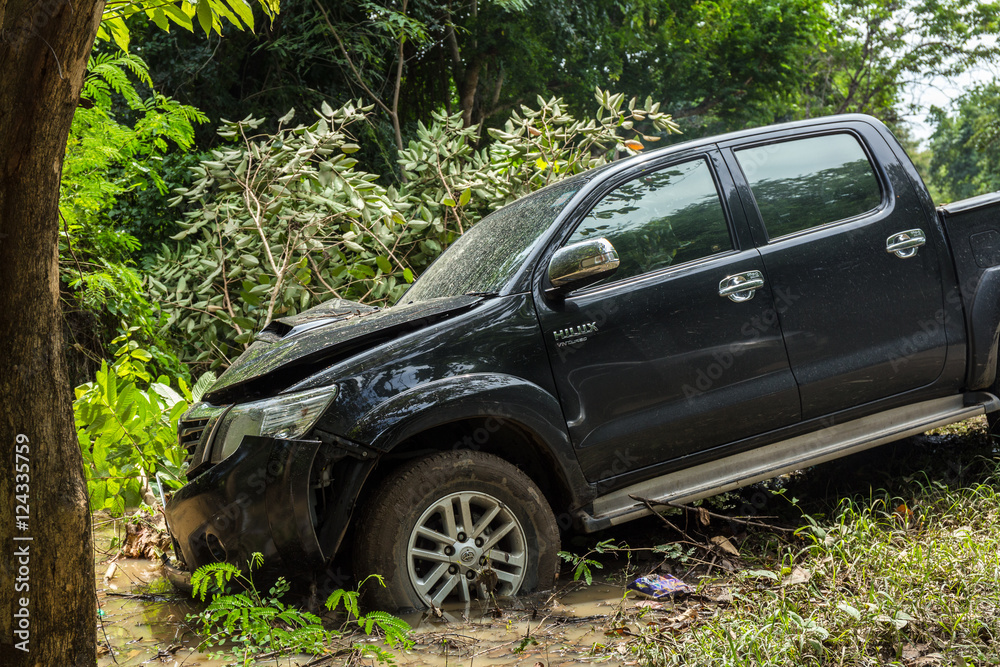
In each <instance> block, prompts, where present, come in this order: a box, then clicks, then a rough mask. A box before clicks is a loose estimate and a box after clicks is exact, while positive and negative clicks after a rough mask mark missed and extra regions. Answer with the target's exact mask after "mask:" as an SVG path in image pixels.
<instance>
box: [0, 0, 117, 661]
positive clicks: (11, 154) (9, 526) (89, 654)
mask: <svg viewBox="0 0 1000 667" xmlns="http://www.w3.org/2000/svg"><path fill="white" fill-rule="evenodd" d="M103 9H104V0H76V1H75V2H69V0H0V26H2V35H3V39H2V42H0V71H2V72H3V76H2V77H0V109H2V110H3V111H2V112H0V341H3V347H4V354H3V355H0V405H3V409H2V410H0V457H2V460H3V467H2V470H3V474H0V535H2V538H3V539H2V543H3V545H4V546H3V548H4V551H5V553H4V557H3V558H2V559H0V568H2V569H0V618H2V621H0V623H2V627H3V633H2V642H3V646H2V649H0V651H2V654H3V662H4V664H5V665H12V666H13V665H93V664H95V663H96V654H95V651H96V647H95V641H94V630H95V626H96V591H95V583H94V574H93V573H94V556H93V538H92V535H91V530H90V516H89V512H88V511H87V497H86V486H85V484H84V479H83V469H82V465H83V463H82V459H81V456H80V446H79V444H78V442H77V440H76V431H75V429H74V427H73V416H72V411H71V408H70V388H69V382H68V378H67V374H66V363H65V360H64V357H63V354H62V340H61V335H60V332H61V319H60V311H59V275H58V273H59V266H58V226H57V220H58V216H59V180H60V175H61V172H62V160H63V153H64V151H65V148H66V138H67V136H68V135H69V128H70V124H71V123H72V120H73V111H74V110H75V109H76V105H77V101H78V99H79V97H80V89H81V86H82V85H83V77H84V72H85V69H86V66H87V56H88V55H89V54H90V49H91V46H92V45H93V42H94V37H95V35H96V34H97V30H98V27H99V25H100V22H101V14H102V11H103ZM22 508H25V510H26V511H22Z"/></svg>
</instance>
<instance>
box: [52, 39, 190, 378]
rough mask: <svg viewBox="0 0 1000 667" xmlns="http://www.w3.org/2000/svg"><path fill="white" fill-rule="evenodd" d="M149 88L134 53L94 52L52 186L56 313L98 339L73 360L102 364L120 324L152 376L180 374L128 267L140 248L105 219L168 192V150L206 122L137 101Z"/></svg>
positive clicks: (156, 102)
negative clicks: (130, 198) (56, 194)
mask: <svg viewBox="0 0 1000 667" xmlns="http://www.w3.org/2000/svg"><path fill="white" fill-rule="evenodd" d="M150 85H151V81H150V79H149V73H148V70H147V67H146V65H145V63H144V62H143V61H142V60H140V59H139V58H138V57H137V56H135V55H128V54H124V53H120V52H118V53H115V54H96V55H94V56H92V57H91V59H90V61H89V68H88V74H87V77H86V78H85V80H84V84H83V90H82V93H81V99H82V100H83V104H82V105H81V107H80V108H79V109H77V112H76V114H75V115H74V117H73V125H72V127H71V130H70V136H69V140H68V143H67V147H66V157H65V160H64V162H63V173H62V182H61V188H60V204H59V206H60V216H61V219H62V220H61V232H60V238H59V244H60V246H59V252H60V274H61V278H62V282H63V285H64V288H63V299H64V302H65V306H64V311H65V312H66V313H67V314H68V316H69V317H70V318H71V321H72V322H77V323H79V322H80V321H81V320H82V321H83V322H85V323H86V324H85V325H84V326H86V327H87V328H89V329H90V330H91V331H90V333H91V336H87V337H86V338H89V339H91V340H93V339H96V340H95V341H94V342H92V343H90V344H89V345H88V346H87V347H86V348H84V347H83V346H82V345H79V343H78V344H77V346H76V347H77V351H78V352H80V353H82V354H85V355H90V356H91V357H96V358H103V357H104V356H105V355H106V350H105V346H106V345H107V342H106V341H107V340H109V339H111V338H113V337H114V336H115V335H118V334H120V333H122V331H121V330H119V329H117V325H118V323H119V322H121V321H127V322H130V323H132V324H134V325H136V326H137V327H139V333H138V334H135V335H138V336H139V337H140V338H141V339H142V341H143V342H144V343H145V344H146V346H147V349H148V350H149V351H150V352H151V353H152V354H153V357H154V365H155V366H156V367H157V368H158V369H160V370H161V371H164V370H169V371H171V372H174V373H177V372H181V373H185V374H186V371H182V370H181V368H180V367H179V364H178V362H177V360H176V357H174V355H173V354H171V353H170V352H169V350H168V346H167V345H166V344H165V343H164V342H163V341H162V340H161V339H160V337H159V336H158V335H157V333H156V332H157V330H158V329H159V325H160V315H159V313H158V312H157V310H156V309H155V308H154V307H153V305H152V304H151V303H150V302H149V301H148V299H147V298H146V289H145V287H144V286H143V278H142V276H141V275H140V274H139V273H138V271H137V270H136V268H135V263H134V260H133V257H134V256H135V254H136V253H137V252H138V251H139V250H140V245H139V242H138V240H137V239H136V238H135V237H134V236H133V235H131V234H129V233H127V232H125V231H123V229H122V228H123V227H124V226H125V225H126V224H127V223H130V222H131V221H123V220H122V219H121V218H120V216H116V215H114V214H113V211H114V207H115V206H116V204H117V202H118V200H119V199H120V198H121V197H123V196H126V195H128V194H129V193H132V192H136V191H141V190H144V189H147V188H149V189H153V190H156V191H165V190H166V189H167V186H166V183H165V181H164V179H163V177H162V175H161V164H162V161H163V158H164V157H165V156H166V155H167V154H168V153H169V152H170V151H171V150H173V147H177V148H179V149H180V150H182V151H184V150H188V149H189V148H190V147H191V143H192V141H193V136H194V129H193V123H197V122H203V121H204V120H205V117H204V115H203V114H201V113H200V112H198V111H197V110H196V109H194V108H193V107H190V106H186V105H182V104H179V103H178V102H176V101H175V100H172V99H170V98H167V97H164V96H162V95H158V94H156V93H150V94H148V95H145V96H144V95H143V94H141V93H140V90H141V89H145V88H148V87H149V86H150ZM88 375H89V374H88ZM84 377H87V376H84Z"/></svg>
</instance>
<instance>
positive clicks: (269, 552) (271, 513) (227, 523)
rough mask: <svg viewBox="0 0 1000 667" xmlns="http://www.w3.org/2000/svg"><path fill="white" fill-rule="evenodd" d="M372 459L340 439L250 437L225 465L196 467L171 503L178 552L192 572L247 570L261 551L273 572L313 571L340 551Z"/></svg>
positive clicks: (289, 574) (168, 511) (295, 574)
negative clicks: (215, 566) (218, 567)
mask: <svg viewBox="0 0 1000 667" xmlns="http://www.w3.org/2000/svg"><path fill="white" fill-rule="evenodd" d="M205 439H206V440H209V439H210V437H206V438H205ZM374 458H375V457H374V456H372V455H370V453H369V452H368V451H367V450H366V449H365V448H362V447H360V446H358V445H355V444H354V443H350V442H348V441H345V440H342V439H340V438H337V437H335V436H329V437H326V436H324V438H323V439H317V440H311V439H310V440H290V439H282V438H269V437H262V436H249V435H248V436H244V437H243V439H242V441H241V443H240V445H239V446H238V447H237V448H236V450H235V451H234V452H232V453H231V454H230V455H229V456H227V457H226V458H225V459H223V460H222V461H220V462H219V463H216V464H211V463H200V464H198V465H197V469H196V472H197V473H198V474H197V476H194V477H193V478H192V479H191V481H190V483H189V484H187V485H186V486H184V487H183V488H181V489H180V490H178V491H177V492H176V493H174V495H173V497H172V498H171V499H170V500H169V501H168V503H167V507H166V518H167V528H168V530H169V532H170V535H171V537H172V538H173V540H174V550H175V552H176V553H177V555H178V557H179V558H180V559H181V560H182V561H183V563H184V565H185V566H186V567H187V568H188V569H189V570H194V569H196V568H198V567H201V566H202V565H205V564H207V563H214V562H221V561H226V562H229V563H232V564H234V565H236V566H238V567H241V568H246V567H247V562H248V561H249V560H250V557H251V555H252V554H253V553H255V552H259V553H261V554H263V556H264V567H265V570H267V571H273V572H274V573H276V574H281V575H284V576H285V577H286V578H298V577H300V576H302V575H307V574H310V573H313V572H315V571H317V570H318V569H319V568H321V567H322V566H323V565H324V564H325V563H327V562H329V561H330V560H331V559H332V558H333V556H334V555H335V554H336V552H337V549H338V548H339V547H340V543H341V541H342V540H343V536H344V533H345V532H346V530H347V526H348V523H349V521H350V516H351V513H352V512H353V509H354V504H355V501H356V498H357V494H358V492H359V491H360V487H361V484H362V483H363V482H364V480H365V478H366V477H367V475H368V472H369V471H370V470H371V468H372V466H373V464H374ZM192 470H195V468H192Z"/></svg>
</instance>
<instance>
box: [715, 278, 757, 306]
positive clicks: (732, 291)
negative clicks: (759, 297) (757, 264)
mask: <svg viewBox="0 0 1000 667" xmlns="http://www.w3.org/2000/svg"><path fill="white" fill-rule="evenodd" d="M763 286H764V276H763V275H762V274H761V272H760V271H747V272H746V273H737V274H736V275H733V276H726V277H725V278H723V279H722V280H720V281H719V296H728V297H729V300H730V301H735V302H736V303H739V302H741V301H749V300H750V299H752V298H753V295H754V292H755V291H756V290H758V289H760V288H761V287H763Z"/></svg>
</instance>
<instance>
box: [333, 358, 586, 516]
mask: <svg viewBox="0 0 1000 667" xmlns="http://www.w3.org/2000/svg"><path fill="white" fill-rule="evenodd" d="M474 417H494V418H496V419H500V420H503V421H508V422H512V423H514V424H517V425H519V426H521V427H522V428H524V429H525V430H527V431H529V432H531V433H532V434H534V435H535V436H536V437H537V439H538V440H539V443H540V445H541V446H542V447H544V448H545V449H546V453H547V454H548V455H549V457H550V458H551V459H552V460H553V461H555V462H556V465H557V470H556V471H555V472H556V473H557V474H559V475H560V477H561V478H562V479H563V481H564V482H566V486H567V487H568V488H569V489H571V492H572V493H573V494H574V495H576V496H578V495H580V494H581V491H582V490H584V489H587V488H588V487H589V485H588V483H587V480H586V479H584V477H583V476H582V474H581V472H580V468H579V463H578V461H577V458H576V453H575V451H574V449H573V446H572V443H571V441H570V439H569V434H568V433H567V431H566V423H565V420H564V419H563V414H562V407H561V406H560V404H559V401H558V399H557V398H556V397H555V396H553V395H552V394H550V393H548V392H546V391H545V390H544V389H542V388H541V387H539V386H538V385H536V384H534V383H531V382H528V381H526V380H523V379H521V378H518V377H514V376H512V375H506V374H500V373H470V374H466V375H458V376H454V377H448V378H443V379H440V380H435V381H433V382H428V383H426V384H422V385H419V386H417V387H414V388H412V389H410V390H408V391H405V392H402V393H400V394H398V395H396V396H394V397H392V398H391V399H389V400H387V401H385V402H383V403H381V404H379V405H378V406H376V407H375V408H373V409H371V410H370V411H369V412H368V413H366V414H365V415H364V416H362V417H361V419H359V420H358V421H357V422H356V424H355V426H354V427H353V428H352V429H351V432H350V433H348V437H349V438H351V439H352V440H354V441H356V442H364V443H368V444H369V445H370V446H371V447H373V448H375V449H378V450H380V451H383V452H388V451H391V450H392V449H393V448H394V447H395V446H396V445H397V444H399V443H400V442H402V441H404V440H406V439H407V438H409V437H411V436H413V435H416V434H417V433H421V432H423V431H426V430H428V429H431V428H434V427H435V426H441V425H443V424H447V423H449V422H454V421H459V420H462V419H468V418H474ZM588 500H589V499H588ZM572 501H573V502H572V504H573V505H576V504H578V503H582V502H586V500H584V499H582V498H579V497H574V498H573V499H572Z"/></svg>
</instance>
